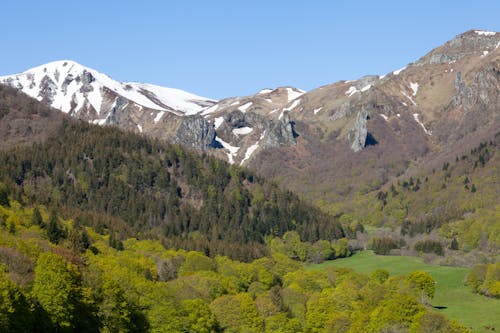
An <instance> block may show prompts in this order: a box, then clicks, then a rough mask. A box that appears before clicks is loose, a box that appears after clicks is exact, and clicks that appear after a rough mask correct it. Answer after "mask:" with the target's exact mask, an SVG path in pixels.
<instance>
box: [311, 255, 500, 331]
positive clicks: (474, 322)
mask: <svg viewBox="0 0 500 333" xmlns="http://www.w3.org/2000/svg"><path fill="white" fill-rule="evenodd" d="M330 267H345V268H349V269H353V270H354V271H357V272H361V273H365V274H366V273H370V272H373V271H375V270H377V269H386V270H387V271H389V273H390V274H391V275H402V274H408V273H409V272H412V271H416V270H422V271H425V272H428V273H429V274H431V275H432V277H433V278H434V279H435V280H436V282H437V284H436V294H435V297H434V299H433V300H432V305H433V306H434V307H436V308H438V309H439V311H440V312H442V313H445V314H447V315H448V316H450V317H451V318H456V319H457V320H459V321H460V322H462V323H464V324H465V325H466V326H468V327H471V328H472V329H473V331H474V332H488V331H490V330H489V329H487V327H490V328H491V327H494V328H495V329H496V330H499V329H500V316H499V314H500V299H491V298H487V297H485V296H481V295H478V294H475V293H473V291H472V290H471V288H470V287H468V286H465V284H464V280H465V276H466V274H467V273H468V272H469V270H468V269H467V268H460V267H444V266H432V265H426V264H424V263H423V262H422V259H421V258H415V257H401V256H377V255H374V254H373V252H371V251H363V252H359V253H357V254H355V255H353V256H352V257H349V258H345V259H337V260H333V261H327V262H324V263H321V264H318V265H308V266H306V269H307V270H316V269H327V268H330Z"/></svg>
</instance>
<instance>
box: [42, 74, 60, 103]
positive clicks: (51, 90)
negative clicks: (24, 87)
mask: <svg viewBox="0 0 500 333" xmlns="http://www.w3.org/2000/svg"><path fill="white" fill-rule="evenodd" d="M56 90H57V86H56V84H55V83H54V81H52V79H51V78H49V77H48V76H44V77H43V79H42V81H41V82H40V93H39V94H38V97H41V98H42V102H43V103H46V104H49V105H50V104H51V103H52V101H53V100H54V96H55V94H56Z"/></svg>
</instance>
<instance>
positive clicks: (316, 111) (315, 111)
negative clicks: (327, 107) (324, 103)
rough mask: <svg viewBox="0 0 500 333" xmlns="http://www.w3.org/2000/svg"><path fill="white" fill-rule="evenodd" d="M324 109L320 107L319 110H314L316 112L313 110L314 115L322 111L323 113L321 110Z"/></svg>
mask: <svg viewBox="0 0 500 333" xmlns="http://www.w3.org/2000/svg"><path fill="white" fill-rule="evenodd" d="M322 108H323V107H319V108H317V109H314V110H313V113H314V114H317V113H318V112H320V111H321V109H322Z"/></svg>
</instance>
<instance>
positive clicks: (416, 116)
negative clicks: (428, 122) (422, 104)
mask: <svg viewBox="0 0 500 333" xmlns="http://www.w3.org/2000/svg"><path fill="white" fill-rule="evenodd" d="M419 116H420V115H419V114H418V113H414V114H413V119H415V121H416V122H417V123H418V124H419V125H420V126H421V127H422V128H423V129H424V132H425V134H427V135H432V132H431V131H429V130H428V129H427V128H425V125H424V124H423V123H422V122H421V121H420V118H419Z"/></svg>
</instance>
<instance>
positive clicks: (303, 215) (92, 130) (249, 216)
mask: <svg viewBox="0 0 500 333" xmlns="http://www.w3.org/2000/svg"><path fill="white" fill-rule="evenodd" d="M0 105H1V108H0V110H5V111H3V118H2V121H1V122H0V123H1V126H0V137H2V138H8V140H9V141H8V142H9V144H8V145H4V144H2V145H1V146H0V185H2V183H3V184H6V185H7V186H8V188H10V189H11V192H12V195H13V197H14V198H17V199H18V200H19V201H22V202H24V203H29V204H32V205H35V204H43V205H45V206H47V207H49V208H50V209H51V210H57V211H58V212H59V214H67V215H68V216H72V217H78V218H79V221H80V222H81V223H82V224H83V225H87V226H92V227H94V228H96V230H98V231H104V230H110V231H111V232H113V233H115V234H116V237H117V238H118V239H122V238H125V237H137V238H141V239H145V238H146V239H158V240H161V241H162V242H163V243H164V244H165V245H166V246H168V247H176V248H184V249H196V250H199V251H203V252H205V253H206V254H210V255H212V256H213V255H216V254H224V255H228V256H231V257H233V258H239V259H240V260H249V259H253V258H257V257H261V256H263V255H264V254H266V252H267V249H266V247H265V244H264V243H265V239H266V238H267V237H271V236H282V235H283V234H284V233H285V232H287V231H291V230H296V231H297V233H298V234H299V235H300V237H301V238H302V239H303V240H307V241H310V242H316V241H318V240H319V239H329V240H333V239H337V238H342V237H344V231H343V229H342V227H341V226H340V224H339V222H338V221H337V220H336V219H335V218H334V217H333V216H330V215H328V214H326V213H324V212H322V211H320V210H319V209H318V208H316V207H314V206H312V205H310V204H309V203H307V202H304V201H303V200H300V199H299V198H298V197H297V196H296V195H295V194H293V193H291V192H290V191H287V190H283V189H280V188H279V187H278V186H277V185H276V184H274V183H271V182H269V181H266V180H265V179H264V178H262V177H258V176H257V175H255V174H254V173H252V172H250V171H248V170H246V169H242V168H239V167H236V166H230V165H229V164H228V163H226V162H223V161H220V160H219V159H217V158H215V157H213V156H210V155H207V154H203V155H200V154H197V153H195V152H191V151H188V150H187V149H185V148H182V147H181V146H179V145H171V144H168V143H165V142H161V141H159V140H154V139H151V138H148V137H144V136H140V135H137V134H131V133H129V132H126V131H124V130H121V129H119V128H116V127H114V126H105V127H102V126H98V125H93V124H88V123H86V122H84V121H79V120H76V119H74V118H72V117H69V116H65V115H64V114H62V113H61V112H59V111H57V110H55V109H51V108H49V107H47V106H44V105H40V103H39V102H37V101H36V100H33V99H32V98H30V97H28V96H26V95H25V94H23V93H20V92H19V91H17V90H15V89H13V88H11V87H6V86H3V85H0ZM10 124H12V126H11V125H10ZM16 133H18V135H15V134H16ZM0 189H1V187H0Z"/></svg>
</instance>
